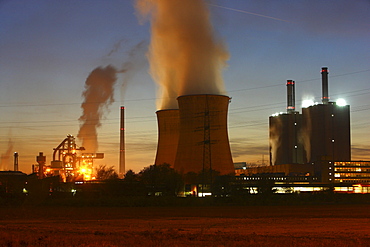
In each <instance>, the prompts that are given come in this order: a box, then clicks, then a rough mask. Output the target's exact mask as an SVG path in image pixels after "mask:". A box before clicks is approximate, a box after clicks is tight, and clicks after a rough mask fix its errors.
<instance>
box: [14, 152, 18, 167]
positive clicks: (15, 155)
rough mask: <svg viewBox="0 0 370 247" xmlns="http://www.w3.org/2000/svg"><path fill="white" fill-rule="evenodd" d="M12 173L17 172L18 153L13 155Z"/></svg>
mask: <svg viewBox="0 0 370 247" xmlns="http://www.w3.org/2000/svg"><path fill="white" fill-rule="evenodd" d="M14 171H15V172H16V171H18V153H17V152H15V153H14Z"/></svg>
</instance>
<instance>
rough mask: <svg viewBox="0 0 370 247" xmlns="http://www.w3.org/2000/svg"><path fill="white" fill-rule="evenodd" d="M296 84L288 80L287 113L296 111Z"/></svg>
mask: <svg viewBox="0 0 370 247" xmlns="http://www.w3.org/2000/svg"><path fill="white" fill-rule="evenodd" d="M294 84H295V82H294V81H293V80H287V83H286V86H287V96H288V100H287V102H288V106H287V111H288V113H291V112H294V111H295V90H294Z"/></svg>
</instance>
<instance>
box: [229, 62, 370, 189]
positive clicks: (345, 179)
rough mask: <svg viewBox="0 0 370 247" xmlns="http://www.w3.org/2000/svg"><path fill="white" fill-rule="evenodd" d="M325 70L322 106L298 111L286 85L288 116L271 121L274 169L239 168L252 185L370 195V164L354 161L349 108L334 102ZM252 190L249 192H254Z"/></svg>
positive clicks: (290, 86) (239, 173)
mask: <svg viewBox="0 0 370 247" xmlns="http://www.w3.org/2000/svg"><path fill="white" fill-rule="evenodd" d="M328 73H329V72H328V68H327V67H323V68H322V70H321V75H322V103H321V104H313V105H311V106H308V107H306V108H302V114H299V112H297V111H295V102H294V99H295V96H294V95H295V91H294V84H295V83H294V81H292V80H288V81H287V96H288V97H287V102H288V105H287V112H286V113H280V114H275V115H273V116H270V118H269V127H270V128H269V129H270V130H269V131H270V166H261V167H247V166H245V167H238V168H237V169H236V171H235V172H236V175H237V177H238V180H239V181H241V182H242V183H244V184H246V185H250V186H252V187H253V186H257V185H256V181H260V180H270V181H272V182H273V184H274V189H275V190H276V191H277V192H279V193H287V192H299V191H302V192H303V191H307V192H308V191H309V192H313V191H323V190H333V191H334V192H347V193H370V162H369V161H351V136H350V107H349V105H341V104H337V103H336V102H332V101H330V98H329V94H328ZM250 186H249V187H250Z"/></svg>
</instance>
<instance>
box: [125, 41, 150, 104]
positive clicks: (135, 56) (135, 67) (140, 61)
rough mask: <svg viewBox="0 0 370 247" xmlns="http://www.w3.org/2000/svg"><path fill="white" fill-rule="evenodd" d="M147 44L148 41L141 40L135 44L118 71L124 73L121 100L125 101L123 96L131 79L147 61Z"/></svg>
mask: <svg viewBox="0 0 370 247" xmlns="http://www.w3.org/2000/svg"><path fill="white" fill-rule="evenodd" d="M146 46H147V42H146V41H141V42H139V43H137V44H136V45H135V46H133V47H132V48H131V49H130V50H129V51H128V54H127V55H128V58H127V61H126V62H124V63H123V65H122V69H121V70H120V71H118V73H124V75H123V82H122V85H121V101H123V96H124V94H125V89H126V86H127V85H128V83H129V82H130V81H131V79H132V77H133V76H134V75H135V74H136V73H137V72H138V71H139V70H140V69H142V68H143V67H144V65H145V63H146V62H147V61H146V60H145V48H146Z"/></svg>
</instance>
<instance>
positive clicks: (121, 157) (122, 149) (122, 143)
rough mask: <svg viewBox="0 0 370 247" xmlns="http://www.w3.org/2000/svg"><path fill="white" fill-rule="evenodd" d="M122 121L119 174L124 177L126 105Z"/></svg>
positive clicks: (122, 111)
mask: <svg viewBox="0 0 370 247" xmlns="http://www.w3.org/2000/svg"><path fill="white" fill-rule="evenodd" d="M120 109H121V122H120V131H119V133H120V144H119V175H120V177H121V178H122V177H123V176H124V174H125V169H126V167H125V165H126V162H125V155H126V153H125V107H124V106H121V108H120Z"/></svg>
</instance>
